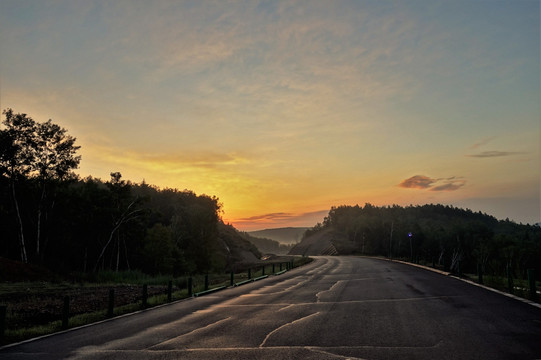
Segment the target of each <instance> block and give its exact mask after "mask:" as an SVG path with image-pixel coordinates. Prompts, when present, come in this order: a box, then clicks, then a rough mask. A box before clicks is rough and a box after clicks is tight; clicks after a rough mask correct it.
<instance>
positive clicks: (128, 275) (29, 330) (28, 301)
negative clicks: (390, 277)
mask: <svg viewBox="0 0 541 360" xmlns="http://www.w3.org/2000/svg"><path fill="white" fill-rule="evenodd" d="M311 260H312V259H309V258H295V260H294V267H298V266H301V265H304V264H306V263H307V262H309V261H311ZM284 269H285V265H284ZM264 271H265V274H266V275H269V274H271V272H272V265H271V264H267V265H266V266H265V270H264ZM277 271H279V266H278V264H276V266H275V272H277ZM250 275H251V278H252V279H253V278H257V277H259V276H262V275H263V267H261V266H259V267H254V268H253V269H252V270H251V272H250ZM75 278H76V279H75V280H73V279H72V280H71V281H65V280H64V281H62V280H58V279H57V281H55V282H47V281H33V282H6V283H0V305H6V306H7V313H6V329H5V333H4V339H3V344H9V343H14V342H18V341H22V340H26V339H30V338H35V337H38V336H43V335H47V334H51V333H54V332H58V331H61V330H63V327H62V307H63V298H64V296H69V297H70V312H69V313H70V317H69V323H68V328H73V327H78V326H83V325H87V324H91V323H94V322H98V321H102V320H105V319H107V318H109V317H108V314H107V311H108V310H107V308H108V301H109V298H108V296H109V295H108V294H109V290H110V289H114V291H115V306H114V311H113V316H119V315H123V314H127V313H132V312H135V311H138V310H141V309H142V288H143V285H147V288H148V299H147V302H146V308H150V307H153V306H157V305H161V304H165V303H167V302H168V301H169V299H168V282H169V281H172V292H171V301H177V300H181V299H185V298H188V286H187V285H188V277H187V276H184V277H178V278H171V277H169V276H149V275H146V274H143V273H141V272H138V271H124V272H113V271H108V272H101V273H97V274H91V275H90V276H88V275H86V276H82V275H80V276H76V277H75ZM245 280H248V272H247V271H244V272H242V273H236V274H235V275H234V282H235V283H240V282H242V281H245ZM208 282H209V288H210V289H212V288H217V287H222V286H224V287H225V286H229V285H230V283H231V274H225V273H224V274H209V276H208ZM192 284H193V290H192V292H193V293H194V294H195V293H198V292H201V291H203V290H205V275H195V276H192Z"/></svg>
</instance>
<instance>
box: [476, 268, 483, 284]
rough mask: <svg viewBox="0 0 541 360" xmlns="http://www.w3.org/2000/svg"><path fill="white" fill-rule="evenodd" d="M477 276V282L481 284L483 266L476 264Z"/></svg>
mask: <svg viewBox="0 0 541 360" xmlns="http://www.w3.org/2000/svg"><path fill="white" fill-rule="evenodd" d="M477 276H478V277H479V284H481V285H483V266H482V265H481V264H477Z"/></svg>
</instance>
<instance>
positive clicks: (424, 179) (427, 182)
mask: <svg viewBox="0 0 541 360" xmlns="http://www.w3.org/2000/svg"><path fill="white" fill-rule="evenodd" d="M464 185H466V180H463V179H462V178H458V177H455V176H452V177H449V178H437V179H434V178H431V177H428V176H425V175H415V176H412V177H410V178H408V179H405V180H402V182H401V183H400V184H398V186H399V187H403V188H407V189H421V190H430V191H455V190H458V189H460V188H461V187H463V186H464Z"/></svg>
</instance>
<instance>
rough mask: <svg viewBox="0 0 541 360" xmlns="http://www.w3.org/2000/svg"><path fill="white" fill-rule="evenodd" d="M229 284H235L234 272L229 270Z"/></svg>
mask: <svg viewBox="0 0 541 360" xmlns="http://www.w3.org/2000/svg"><path fill="white" fill-rule="evenodd" d="M229 285H230V286H233V285H235V273H234V272H233V271H231V281H230V283H229Z"/></svg>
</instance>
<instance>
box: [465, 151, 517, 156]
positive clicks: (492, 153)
mask: <svg viewBox="0 0 541 360" xmlns="http://www.w3.org/2000/svg"><path fill="white" fill-rule="evenodd" d="M523 154H526V152H523V151H495V150H493V151H483V152H481V153H479V154H470V155H466V156H467V157H475V158H493V157H504V156H514V155H523Z"/></svg>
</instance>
